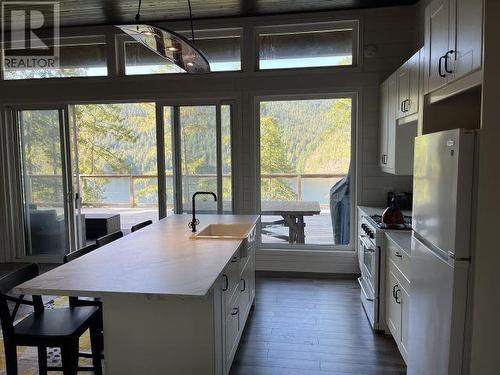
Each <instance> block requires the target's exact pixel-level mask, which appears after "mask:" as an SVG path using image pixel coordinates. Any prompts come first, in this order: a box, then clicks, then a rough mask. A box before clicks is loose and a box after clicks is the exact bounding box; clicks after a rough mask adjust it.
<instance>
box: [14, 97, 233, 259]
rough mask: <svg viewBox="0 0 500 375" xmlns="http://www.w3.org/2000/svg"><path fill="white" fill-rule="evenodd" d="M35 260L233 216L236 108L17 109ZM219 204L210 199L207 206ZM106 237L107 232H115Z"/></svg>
mask: <svg viewBox="0 0 500 375" xmlns="http://www.w3.org/2000/svg"><path fill="white" fill-rule="evenodd" d="M14 113H15V114H16V116H17V126H18V132H19V139H20V142H19V145H20V148H19V150H20V152H19V155H20V160H21V167H22V168H21V170H22V191H23V210H24V221H25V233H26V236H25V238H26V255H29V256H61V255H64V254H67V253H68V252H70V251H73V250H75V249H78V248H81V247H83V246H85V245H88V244H90V243H93V242H95V240H96V238H97V237H100V236H101V235H104V234H107V233H108V232H109V233H110V232H113V231H118V230H121V231H123V232H124V234H128V233H129V232H130V228H131V227H132V226H133V225H135V224H137V223H140V222H143V221H146V220H152V221H157V220H159V219H161V218H163V217H166V216H167V215H168V214H169V213H172V212H176V213H187V212H191V205H192V203H191V200H192V196H193V194H194V193H195V192H196V191H207V192H213V193H215V194H216V195H217V197H218V199H217V202H214V201H213V200H212V198H210V197H200V199H199V202H197V203H198V206H197V208H198V212H200V213H223V212H232V178H231V177H232V173H231V165H232V163H231V159H232V157H231V127H232V117H233V116H232V106H231V104H229V103H218V102H215V103H210V104H201V105H164V104H159V103H152V102H150V103H148V102H142V103H102V104H77V105H68V106H62V107H60V108H49V109H45V108H44V109H33V110H32V109H26V110H25V109H22V110H16V111H15V112H14ZM207 198H210V199H207ZM105 232H106V233H105Z"/></svg>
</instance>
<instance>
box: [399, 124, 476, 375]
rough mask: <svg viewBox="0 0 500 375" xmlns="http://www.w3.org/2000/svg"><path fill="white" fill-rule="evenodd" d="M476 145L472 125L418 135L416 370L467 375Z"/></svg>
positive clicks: (423, 374) (420, 374)
mask: <svg viewBox="0 0 500 375" xmlns="http://www.w3.org/2000/svg"><path fill="white" fill-rule="evenodd" d="M476 148H477V146H476V133H475V132H474V131H471V130H464V129H454V130H449V131H443V132H439V133H434V134H427V135H423V136H420V137H417V138H416V140H415V162H414V177H413V178H414V180H413V221H412V227H413V234H412V245H411V273H410V277H411V286H410V318H409V319H410V327H409V349H408V357H409V361H408V374H409V375H445V374H446V375H447V374H450V375H460V374H466V373H467V366H468V363H467V362H468V360H467V354H466V349H467V339H466V336H467V327H468V313H467V307H468V301H469V297H470V294H469V281H470V279H471V269H472V263H471V255H472V252H471V248H472V246H471V242H472V240H473V238H474V236H473V219H472V217H473V214H474V211H475V210H474V205H475V204H474V201H475V198H474V197H475V194H474V192H473V191H474V187H475V155H476V152H475V151H476V150H475V149H476Z"/></svg>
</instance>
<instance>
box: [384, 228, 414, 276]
mask: <svg viewBox="0 0 500 375" xmlns="http://www.w3.org/2000/svg"><path fill="white" fill-rule="evenodd" d="M387 253H388V254H387V258H388V259H390V260H391V261H392V262H393V263H394V265H395V266H396V267H397V268H398V270H399V271H400V272H401V273H402V274H403V276H404V277H405V278H406V281H407V282H408V283H409V282H410V256H409V255H408V253H407V252H406V251H403V250H401V249H400V248H399V247H398V246H396V245H395V244H394V242H392V240H391V239H390V238H388V239H387Z"/></svg>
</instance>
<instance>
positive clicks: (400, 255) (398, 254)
mask: <svg viewBox="0 0 500 375" xmlns="http://www.w3.org/2000/svg"><path fill="white" fill-rule="evenodd" d="M394 255H396V256H397V257H398V258H402V257H403V255H402V254H401V253H400V252H399V251H395V252H394Z"/></svg>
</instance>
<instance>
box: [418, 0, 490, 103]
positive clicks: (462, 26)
mask: <svg viewBox="0 0 500 375" xmlns="http://www.w3.org/2000/svg"><path fill="white" fill-rule="evenodd" d="M482 8H483V4H482V0H434V1H433V2H431V3H430V4H429V5H428V6H427V8H426V9H425V54H426V55H425V71H424V83H425V86H424V93H429V92H431V91H434V90H436V89H438V88H440V87H442V86H444V85H446V84H448V83H451V82H453V81H454V80H456V79H458V78H461V77H463V76H465V75H467V74H468V73H471V72H473V71H475V70H478V69H480V68H481V67H482V19H483V17H482Z"/></svg>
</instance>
